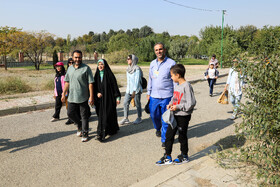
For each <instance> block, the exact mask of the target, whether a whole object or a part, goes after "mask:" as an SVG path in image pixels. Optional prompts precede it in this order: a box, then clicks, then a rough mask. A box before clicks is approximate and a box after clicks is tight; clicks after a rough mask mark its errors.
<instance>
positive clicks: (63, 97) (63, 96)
mask: <svg viewBox="0 0 280 187" xmlns="http://www.w3.org/2000/svg"><path fill="white" fill-rule="evenodd" d="M61 102H62V103H65V95H64V94H62V96H61Z"/></svg>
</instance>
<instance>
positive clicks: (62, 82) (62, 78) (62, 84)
mask: <svg viewBox="0 0 280 187" xmlns="http://www.w3.org/2000/svg"><path fill="white" fill-rule="evenodd" d="M64 78H65V75H62V76H61V78H60V81H61V86H62V91H63V90H64V83H65V82H64ZM56 79H57V77H55V78H54V95H55V96H57V95H58V94H57V91H56V84H55V81H56Z"/></svg>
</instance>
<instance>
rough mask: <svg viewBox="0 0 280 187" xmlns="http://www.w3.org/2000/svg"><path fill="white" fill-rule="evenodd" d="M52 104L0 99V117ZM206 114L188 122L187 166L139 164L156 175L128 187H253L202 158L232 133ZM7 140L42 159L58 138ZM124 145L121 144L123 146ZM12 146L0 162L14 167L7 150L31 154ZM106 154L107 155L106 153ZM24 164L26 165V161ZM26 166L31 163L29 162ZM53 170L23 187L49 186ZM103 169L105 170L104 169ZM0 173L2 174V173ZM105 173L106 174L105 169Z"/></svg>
mask: <svg viewBox="0 0 280 187" xmlns="http://www.w3.org/2000/svg"><path fill="white" fill-rule="evenodd" d="M225 72H227V70H225ZM221 74H222V76H226V74H225V73H224V74H223V73H221ZM189 80H190V82H192V83H195V82H199V81H202V80H201V79H197V78H196V79H195V78H193V79H189ZM225 80H226V78H225V77H224V78H221V79H220V81H218V86H217V87H216V88H217V90H218V88H219V90H221V88H222V87H223V85H224V81H225ZM201 85H202V86H203V89H205V88H206V89H207V86H206V85H207V84H206V82H205V83H203V84H201ZM203 89H202V87H201V88H199V89H198V88H196V89H195V92H196V94H197V95H200V96H199V98H197V99H199V102H200V103H201V104H203V103H206V102H207V101H209V97H207V96H208V95H207V94H202V93H203ZM124 90H125V88H121V92H122V94H124ZM216 93H217V91H216ZM217 94H218V93H217ZM143 98H145V97H143ZM143 98H142V99H143ZM216 99H217V95H216V96H215V97H214V98H212V100H213V101H212V102H213V103H215V101H214V100H216ZM142 102H143V104H144V103H145V102H146V101H145V100H143V101H142ZM53 105H54V100H53V98H52V96H51V95H48V94H44V95H41V96H40V95H39V96H38V95H34V96H31V97H24V98H14V99H12V98H10V99H8V98H7V99H6V100H1V101H0V116H4V115H8V114H14V113H19V112H27V111H30V110H38V109H43V108H49V107H52V106H53ZM226 108H227V110H228V109H230V106H227V107H226ZM219 110H220V105H219V109H218V111H219ZM208 112H209V111H208ZM206 114H207V108H206V109H202V108H201V109H199V113H198V111H197V112H196V116H195V118H194V119H192V122H193V124H194V125H192V126H190V129H189V133H190V134H191V137H190V138H191V141H190V143H191V145H192V147H191V148H190V149H191V150H190V152H191V153H194V154H192V155H191V156H190V160H191V162H189V163H187V164H183V165H180V166H178V165H172V166H161V167H163V169H162V168H160V169H157V167H159V166H152V167H150V165H149V167H147V164H146V163H144V164H142V165H145V166H146V167H147V168H138V170H139V169H140V170H142V171H143V172H145V171H146V170H147V169H149V168H150V169H151V168H153V170H155V169H156V170H157V171H158V172H156V173H154V174H152V175H151V176H146V177H145V178H142V177H141V176H138V177H139V180H137V182H135V183H134V184H132V183H130V184H132V185H131V186H133V187H138V186H139V187H142V186H145V187H146V186H160V187H171V186H172V187H173V186H174V187H175V186H176V187H180V186H221V187H222V186H254V185H253V184H244V182H242V181H240V180H239V177H238V176H239V175H240V173H239V171H238V170H234V169H227V170H225V169H223V168H221V167H219V166H218V164H217V163H216V162H215V160H213V159H212V158H210V157H209V156H205V155H206V154H207V153H210V152H209V151H210V150H215V149H216V147H215V146H211V145H213V142H215V141H216V140H214V139H209V137H214V136H215V137H217V136H218V137H221V138H223V137H224V136H225V134H233V132H232V129H233V128H231V127H230V126H231V125H232V124H233V122H231V121H228V120H225V117H224V116H221V117H219V116H217V118H216V120H214V121H212V120H211V119H212V118H211V116H207V115H206ZM210 115H211V114H210ZM228 115H230V114H228ZM26 118H27V119H28V116H26ZM35 118H36V117H35ZM199 118H203V120H202V121H201V120H200V119H199ZM11 119H12V118H11ZM13 119H14V118H13ZM15 119H16V118H15ZM0 121H2V122H3V123H5V124H6V123H7V122H8V118H7V119H6V118H3V119H1V118H0ZM31 121H32V120H31ZM47 121H48V120H47ZM205 121H206V122H205ZM2 122H1V123H2ZM45 123H47V122H43V124H42V126H44V125H46V124H45ZM16 124H18V123H16ZM12 126H15V125H12ZM12 126H11V127H12ZM29 126H30V127H31V124H30V125H28V124H26V127H25V126H24V131H25V132H26V133H27V132H28V131H26V130H27V129H29ZM3 127H4V129H5V128H7V125H5V126H3ZM228 127H230V128H228ZM47 128H51V127H47V126H46V129H45V130H47ZM55 128H65V127H63V126H61V127H55ZM122 128H125V127H122ZM131 128H136V127H131ZM222 129H223V131H222ZM6 130H7V129H6ZM57 130H58V129H53V130H52V131H54V133H56V131H57ZM225 130H226V131H225ZM48 131H49V130H48ZM130 131H131V132H134V131H135V129H134V130H133V129H132V130H130ZM20 132H21V131H20V129H18V130H16V131H15V132H14V135H17V134H18V133H20ZM153 132H154V131H152V132H149V133H150V134H151V133H152V134H153ZM36 133H41V132H39V129H38V132H36ZM54 133H53V134H54ZM69 133H70V134H72V133H73V132H72V131H70V132H69ZM122 133H123V132H122ZM51 134H52V133H51ZM132 134H133V133H132ZM43 135H44V134H43ZM138 135H139V134H138ZM24 136H27V134H25V135H24ZM67 136H68V134H67ZM143 136H144V137H146V138H149V139H151V138H152V137H151V135H149V134H148V136H147V134H143ZM8 137H9V138H11V139H13V140H14V141H15V140H16V138H19V141H18V142H20V146H22V145H25V146H31V147H35V146H37V145H41V146H42V147H43V150H40V151H39V147H41V146H38V148H37V149H35V150H34V151H35V153H36V154H38V155H41V156H42V157H43V156H44V155H42V154H41V153H42V152H43V153H44V150H45V149H49V150H50V151H51V150H53V149H54V147H53V146H54V144H55V142H56V141H58V139H57V138H58V137H54V138H53V140H55V141H54V142H53V143H51V142H50V143H48V144H46V143H44V141H43V143H39V142H38V144H37V143H36V142H37V141H38V140H40V141H41V140H45V139H48V138H49V137H42V136H41V137H40V139H39V138H38V140H37V139H36V137H33V138H31V139H30V142H27V144H24V142H22V140H21V139H22V138H23V137H18V136H15V137H13V136H8ZM133 137H134V136H133ZM144 137H142V136H141V137H140V138H139V141H140V139H141V140H143V138H144ZM4 138H5V137H4ZM6 138H7V137H6ZM67 138H68V137H67ZM127 138H128V139H127ZM127 138H126V139H127V140H125V139H122V141H125V143H127V146H128V145H130V143H129V142H131V140H132V139H131V137H127ZM0 140H1V141H0V148H1V146H5V145H6V143H5V142H2V140H3V141H4V140H5V139H0ZM7 140H8V139H7ZM31 140H36V141H35V143H34V141H31ZM65 140H66V138H63V139H62V140H60V142H61V141H62V142H61V143H62V144H64V146H65V150H64V151H68V152H69V151H70V152H71V151H73V150H72V149H70V147H69V142H68V141H67V142H68V143H66V141H65ZM67 140H68V139H67ZM137 140H138V139H137ZM46 142H47V141H46ZM71 142H72V143H73V140H72V139H71ZM90 142H91V141H90ZM149 142H151V140H149ZM201 142H204V143H203V144H202V143H201ZM205 142H208V143H206V144H205ZM74 143H75V142H74ZM91 143H95V142H91ZM114 143H116V145H117V143H118V142H117V141H115V142H114V141H113V142H111V144H110V143H109V144H105V146H106V145H107V146H111V145H112V144H114ZM125 143H124V144H123V145H125ZM137 143H138V141H137ZM12 144H13V142H10V143H9V141H8V143H7V145H8V147H3V148H2V149H3V150H5V151H4V152H2V153H1V149H0V153H1V154H3V155H2V156H4V157H2V158H3V159H4V160H2V161H3V163H6V162H11V164H14V163H15V160H18V158H17V155H16V157H15V158H14V160H13V159H12V160H9V159H11V158H10V156H9V153H8V152H6V151H8V150H9V149H10V150H12V149H14V150H12V151H10V153H13V152H16V153H17V154H22V155H21V157H22V158H23V157H24V154H31V153H29V152H27V151H28V150H25V147H22V148H20V147H18V145H17V144H15V145H14V146H11V145H12ZM21 144H22V145H21ZM49 144H50V145H49ZM78 145H79V144H77V145H75V146H76V149H81V150H82V148H81V147H78ZM116 145H112V146H113V147H110V149H113V148H114V146H116ZM139 145H141V144H139ZM44 146H45V147H44ZM49 146H50V147H49ZM87 146H88V148H89V146H90V144H87ZM95 146H96V150H102V146H100V148H99V145H98V144H95ZM103 147H104V145H103ZM142 147H143V146H142ZM175 147H176V150H175V148H174V152H175V151H176V152H178V150H177V149H178V148H179V147H178V145H175ZM198 147H199V148H198ZM16 148H17V149H16ZM98 148H99V149H98ZM6 149H7V150H6ZM153 149H154V150H155V148H154V147H151V150H153ZM18 150H25V153H24V152H23V153H19V152H18ZM145 150H146V151H147V147H146V149H145ZM145 150H144V149H143V150H142V148H141V146H140V147H138V150H137V151H140V152H141V151H145ZM55 151H57V152H58V153H60V151H61V150H59V149H58V150H55ZM135 151H136V150H134V151H133V152H134V153H135ZM142 153H143V152H142ZM147 153H148V152H147ZM153 153H154V152H153ZM158 153H160V152H158V150H157V153H156V155H159V154H158ZM33 154H34V153H33ZM45 154H46V153H45ZM91 154H95V151H94V150H92V151H91ZM108 154H109V155H110V152H109V153H108ZM149 154H150V153H148V155H149ZM160 154H162V153H160ZM174 154H175V153H174ZM59 155H62V154H61V153H60V154H55V155H53V156H54V157H58V156H59ZM148 155H146V156H145V157H146V158H147V156H148ZM18 156H19V155H18ZM49 156H50V155H49ZM69 156H70V155H67V157H66V158H68V159H69V160H72V163H76V162H77V159H78V160H79V157H78V158H76V157H69ZM79 156H80V157H82V156H85V155H83V154H81V155H79ZM133 156H135V155H133ZM157 157H158V156H152V158H149V159H148V160H149V162H148V163H150V160H153V161H154V162H155V161H156V160H157V159H159V158H160V157H158V158H157ZM30 158H31V157H30ZM140 158H141V157H140ZM140 158H138V159H140ZM26 159H29V158H26ZM44 159H46V160H48V159H51V157H47V158H44ZM59 159H61V162H66V160H63V159H62V157H61V158H60V157H59ZM104 159H105V158H104ZM0 160H1V159H0ZM105 160H106V159H105ZM36 161H37V162H39V161H38V159H36ZM139 161H140V160H139ZM17 162H18V161H17ZM68 162H69V163H71V162H70V161H68ZM68 162H66V163H65V165H66V166H67V167H66V169H68V172H69V171H71V170H70V169H71V168H68V167H69V163H68ZM141 162H146V161H144V160H142V161H141ZM27 163H29V161H28V162H27ZM30 163H32V160H30ZM50 163H53V161H52V162H50ZM41 164H42V166H43V165H46V167H47V168H48V167H50V166H48V165H47V163H41ZM57 164H60V163H57ZM83 164H86V163H83ZM18 165H20V163H19V164H18ZM99 165H100V163H99V162H96V166H95V167H97V168H98V167H99ZM117 165H119V163H117ZM2 166H3V167H4V168H5V167H7V168H9V165H7V166H6V165H5V164H4V165H2ZM26 167H27V166H26ZM34 167H35V166H34ZM54 167H55V166H54V165H53V166H52V168H49V169H51V170H50V171H51V172H52V173H48V171H47V170H46V171H45V170H44V173H43V174H42V175H40V177H41V181H40V183H36V180H35V181H34V180H33V181H29V182H28V181H23V184H29V186H36V185H38V184H42V186H46V185H47V184H51V185H53V184H52V183H51V182H48V181H46V180H47V179H44V178H42V177H43V176H44V175H46V176H48V177H50V176H53V177H54V175H55V174H59V173H63V171H62V170H61V169H59V168H57V169H56V170H55V169H54ZM100 167H102V164H101V166H100ZM114 167H116V166H114ZM114 167H113V168H114ZM4 168H2V169H4ZM7 168H6V169H7ZM113 168H112V169H113ZM10 169H11V168H10ZM107 169H109V168H107ZM123 169H124V168H123ZM123 169H122V170H123ZM127 169H128V168H127ZM13 170H14V169H12V171H13ZM35 170H36V169H35V168H34V172H35ZM12 171H9V172H12ZM2 172H4V171H2ZM2 172H0V177H1V173H2ZM22 172H24V171H22ZM28 172H29V171H28ZM71 172H72V171H71ZM84 172H86V171H84ZM107 172H109V170H108V171H107ZM122 172H123V171H122ZM146 172H147V171H146ZM73 173H75V172H73ZM98 174H99V173H98V172H97V174H96V175H97V176H99V175H98ZM2 175H3V176H5V175H9V176H10V175H11V176H12V175H13V172H12V173H10V174H7V173H5V172H4V173H2ZM23 175H26V173H23ZM49 175H50V176H49ZM63 175H66V174H65V173H63ZM87 175H89V176H90V174H89V173H88V174H87ZM100 175H101V174H100ZM103 175H105V176H106V173H104V174H103ZM131 175H132V176H134V175H135V173H131ZM3 176H2V177H3ZM89 176H88V177H89ZM2 177H1V178H2ZM28 177H29V176H28ZM69 177H70V176H69ZM79 177H81V178H82V177H83V174H82V173H81V175H79ZM100 177H101V176H100ZM134 177H135V176H134ZM138 177H137V178H138ZM5 178H6V179H8V178H7V177H5ZM66 178H67V176H66ZM27 179H28V178H27ZM62 179H65V177H64V178H62ZM71 180H73V179H71ZM71 180H70V181H71ZM99 180H101V179H99ZM102 180H103V179H102ZM119 180H120V179H119ZM70 181H64V182H65V185H66V184H67V182H68V184H69V183H70ZM93 181H94V180H93ZM37 182H38V181H37ZM85 182H86V181H81V183H80V184H79V185H80V186H89V184H88V183H85ZM0 184H1V182H0ZM2 184H9V182H8V181H7V180H5V183H2ZM10 184H15V183H10ZM116 184H118V183H116ZM116 184H115V185H116ZM119 184H126V183H125V182H119ZM69 185H70V186H76V185H78V183H70V184H69ZM115 185H114V184H113V183H111V186H115ZM16 186H21V183H18V184H17V185H16ZM23 186H25V185H23ZM63 186H64V185H63ZM90 186H104V185H101V184H100V185H96V183H95V182H94V184H93V183H92V185H90ZM125 186H126V185H125Z"/></svg>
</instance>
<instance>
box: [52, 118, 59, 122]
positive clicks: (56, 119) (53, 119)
mask: <svg viewBox="0 0 280 187" xmlns="http://www.w3.org/2000/svg"><path fill="white" fill-rule="evenodd" d="M58 120H59V119H58V118H52V119H51V122H55V121H58Z"/></svg>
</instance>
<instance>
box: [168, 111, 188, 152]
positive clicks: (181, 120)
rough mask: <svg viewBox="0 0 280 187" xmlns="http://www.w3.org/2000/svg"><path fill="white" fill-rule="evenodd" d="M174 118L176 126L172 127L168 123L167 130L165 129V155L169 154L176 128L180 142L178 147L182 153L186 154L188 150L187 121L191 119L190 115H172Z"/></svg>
mask: <svg viewBox="0 0 280 187" xmlns="http://www.w3.org/2000/svg"><path fill="white" fill-rule="evenodd" d="M174 117H175V120H176V122H177V126H176V127H175V128H174V129H172V127H171V126H170V125H168V128H167V131H166V140H165V153H166V154H167V155H171V153H172V147H173V143H174V137H175V135H176V133H177V130H178V131H179V137H178V139H179V142H180V149H181V153H182V154H183V155H188V151H189V144H188V127H189V122H190V120H191V115H187V116H176V115H175V116H174Z"/></svg>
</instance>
